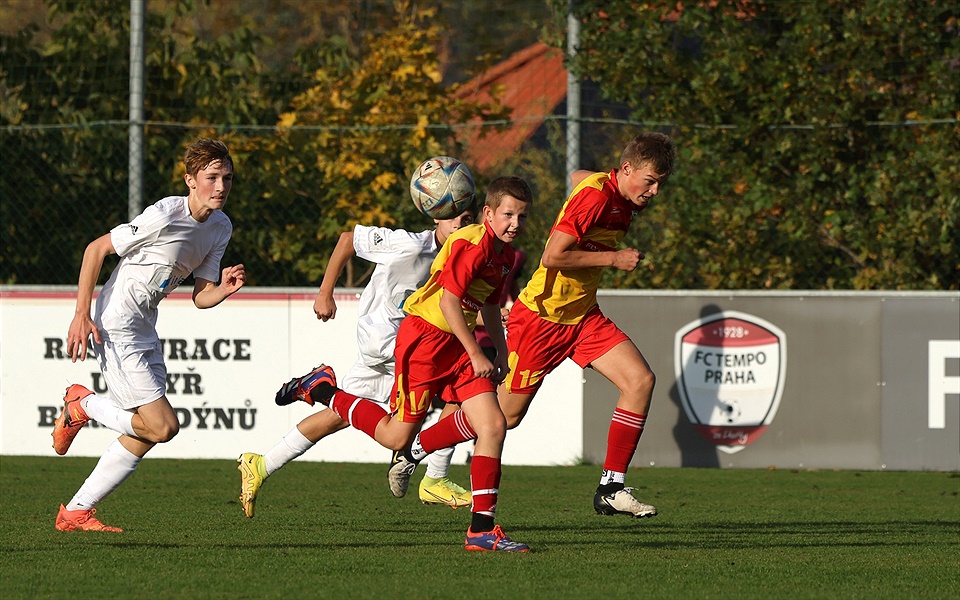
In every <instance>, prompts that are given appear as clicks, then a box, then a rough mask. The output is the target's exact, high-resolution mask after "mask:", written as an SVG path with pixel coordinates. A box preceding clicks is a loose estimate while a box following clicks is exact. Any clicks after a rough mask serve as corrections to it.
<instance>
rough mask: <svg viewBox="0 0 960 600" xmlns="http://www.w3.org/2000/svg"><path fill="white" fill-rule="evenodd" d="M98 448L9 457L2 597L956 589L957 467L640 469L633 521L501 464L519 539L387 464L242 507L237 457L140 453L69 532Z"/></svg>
mask: <svg viewBox="0 0 960 600" xmlns="http://www.w3.org/2000/svg"><path fill="white" fill-rule="evenodd" d="M94 464H95V459H89V458H69V457H68V458H36V457H10V456H4V457H2V458H0V471H2V502H0V550H2V551H0V561H2V562H0V577H2V583H0V597H2V598H4V599H5V600H13V599H19V598H66V597H80V598H83V597H88V598H129V597H148V598H375V597H377V598H417V597H421V598H423V597H429V598H438V599H440V598H480V597H494V598H544V599H546V598H602V599H608V598H644V599H649V598H671V599H672V598H724V599H725V598H730V597H733V598H871V599H875V598H957V597H960V499H958V489H960V475H958V474H957V473H912V472H910V473H906V472H853V471H842V472H814V471H800V472H796V471H765V470H764V471H760V470H758V471H752V470H707V469H666V468H655V469H643V470H632V471H631V472H630V473H629V474H628V480H627V483H628V485H634V486H636V487H637V488H638V489H639V491H638V492H637V495H638V496H639V497H640V498H641V499H643V500H644V501H646V502H649V503H652V504H654V505H656V506H657V507H658V508H659V509H660V515H658V516H657V517H654V518H652V519H642V520H634V519H628V518H624V517H602V516H599V515H596V514H594V512H593V508H592V495H593V490H594V488H595V486H596V482H597V478H598V476H599V468H598V467H593V466H576V467H509V466H508V467H506V468H505V469H504V475H503V481H502V484H501V496H500V502H499V505H498V520H499V522H500V523H501V524H502V525H503V527H504V529H505V530H506V532H507V534H508V535H510V536H511V537H513V538H514V539H516V540H520V541H523V542H526V543H528V544H530V546H531V547H532V549H533V551H532V552H531V553H529V554H525V555H516V554H492V553H475V552H466V551H465V550H463V548H462V545H463V537H464V536H463V534H464V531H465V529H466V527H467V525H468V523H469V518H470V514H469V512H467V511H466V510H463V509H461V510H457V511H454V510H451V509H449V508H446V507H439V506H423V505H421V504H420V503H419V501H418V500H417V499H416V491H415V490H413V489H411V494H410V495H408V496H407V497H406V498H403V499H396V498H394V497H392V496H391V495H390V493H389V491H388V489H387V486H386V478H385V466H384V465H347V464H332V463H309V462H295V463H292V464H291V465H288V466H287V467H286V468H285V469H283V470H282V471H280V472H278V473H276V474H275V475H274V476H273V477H271V478H270V479H269V480H268V481H267V482H266V484H265V485H264V488H263V490H262V492H261V496H260V500H259V503H258V512H257V517H256V518H255V519H252V520H248V519H246V518H244V516H243V513H242V511H241V509H240V505H239V502H238V500H237V495H238V493H239V474H238V472H237V471H236V464H235V463H233V462H230V461H222V460H219V461H215V460H161V459H155V460H151V459H147V460H145V461H144V462H143V463H142V464H141V466H140V469H139V470H138V472H137V473H136V474H134V476H133V477H132V478H131V479H130V480H128V481H127V482H126V483H125V484H124V485H123V486H122V487H121V488H120V489H119V490H118V491H117V492H116V493H115V494H113V495H112V496H111V497H109V498H108V499H107V500H106V501H104V502H103V503H102V504H101V505H100V507H99V514H98V517H100V518H102V520H103V521H104V522H105V523H107V524H111V525H117V526H120V527H123V528H124V529H125V530H126V531H125V532H124V533H120V534H116V533H114V534H109V533H83V532H70V533H63V532H58V531H56V530H55V529H54V526H53V523H54V517H55V515H56V512H57V508H58V506H59V504H60V503H61V502H66V501H68V500H69V499H70V497H71V496H72V494H73V492H74V491H75V490H76V488H77V487H78V486H79V485H80V483H81V482H82V481H83V479H84V478H85V477H86V476H87V474H88V472H89V471H90V469H92V468H93V465H94ZM422 473H423V471H422V468H421V469H420V470H418V472H417V474H416V475H415V476H414V483H416V482H419V477H420V476H421V475H422ZM452 476H453V478H454V479H455V480H456V481H458V482H460V483H467V480H468V471H467V467H466V466H463V465H458V466H455V467H454V469H453V473H452ZM412 487H413V486H411V488H412Z"/></svg>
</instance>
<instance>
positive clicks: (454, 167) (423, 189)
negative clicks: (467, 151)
mask: <svg viewBox="0 0 960 600" xmlns="http://www.w3.org/2000/svg"><path fill="white" fill-rule="evenodd" d="M475 192H476V186H475V185H474V183H473V175H471V174H470V169H468V168H467V165H465V164H463V163H462V162H460V161H459V160H457V159H455V158H453V157H450V156H434V157H433V158H429V159H427V160H425V161H423V162H422V163H420V166H419V167H417V168H416V170H415V171H414V172H413V177H411V178H410V197H411V198H413V204H414V206H416V207H417V210H419V211H420V212H422V213H423V214H425V215H427V216H428V217H430V218H433V219H452V218H454V217H457V216H459V215H460V213H462V212H463V211H464V209H466V208H467V206H469V205H470V203H471V202H473V195H474V193H475Z"/></svg>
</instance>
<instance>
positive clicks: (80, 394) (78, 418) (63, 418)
mask: <svg viewBox="0 0 960 600" xmlns="http://www.w3.org/2000/svg"><path fill="white" fill-rule="evenodd" d="M92 393H93V392H91V391H90V390H88V389H87V388H85V387H83V386H82V385H80V384H77V383H75V384H73V385H71V386H70V387H68V388H67V392H66V393H65V394H64V395H63V411H62V412H61V413H60V416H59V417H57V420H56V421H54V423H53V433H52V434H51V435H53V449H54V451H56V453H57V454H59V455H61V456H62V455H64V454H66V453H67V450H69V449H70V444H72V443H73V438H75V437H77V433H79V432H80V428H81V427H83V426H84V425H86V424H87V422H89V421H90V417H88V416H87V413H86V412H85V411H84V410H83V407H82V406H80V400H82V399H84V398H86V397H87V396H89V395H90V394H92Z"/></svg>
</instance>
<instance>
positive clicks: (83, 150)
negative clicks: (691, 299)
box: [0, 0, 960, 289]
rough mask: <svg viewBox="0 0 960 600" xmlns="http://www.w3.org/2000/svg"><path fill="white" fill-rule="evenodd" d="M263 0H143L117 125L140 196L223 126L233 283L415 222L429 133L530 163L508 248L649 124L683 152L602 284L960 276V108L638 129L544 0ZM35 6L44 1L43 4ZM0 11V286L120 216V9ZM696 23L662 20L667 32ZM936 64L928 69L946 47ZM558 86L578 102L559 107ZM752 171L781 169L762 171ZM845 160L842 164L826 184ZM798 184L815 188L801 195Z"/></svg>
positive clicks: (299, 278)
mask: <svg viewBox="0 0 960 600" xmlns="http://www.w3.org/2000/svg"><path fill="white" fill-rule="evenodd" d="M138 1H139V0H132V3H134V4H135V3H136V2H138ZM269 4H271V6H270V7H266V8H265V7H264V6H263V3H259V2H249V1H247V0H242V1H237V2H217V1H212V2H209V3H207V2H202V3H200V5H199V6H198V5H196V4H194V3H193V2H192V1H191V0H177V1H174V2H170V3H164V4H162V5H159V4H158V5H154V4H152V3H150V4H148V5H147V7H148V8H149V11H148V12H147V14H146V20H145V25H144V29H145V32H146V37H145V39H146V41H145V46H146V48H145V50H146V52H145V60H144V72H143V83H144V107H145V112H144V121H143V122H142V123H134V125H135V126H136V127H137V128H139V129H140V130H141V131H142V134H143V138H142V142H141V143H140V144H139V145H138V147H137V148H138V149H139V150H141V151H142V165H143V171H142V186H141V187H142V194H143V200H144V201H145V202H146V203H152V202H155V201H156V200H158V199H159V198H161V197H164V196H167V195H176V194H184V193H185V186H184V185H183V181H182V166H181V165H180V161H181V157H182V153H183V149H184V147H185V146H186V144H188V143H189V142H190V141H192V140H194V139H196V138H197V137H201V136H204V137H219V138H222V139H224V140H225V141H227V143H228V144H229V146H230V148H231V152H232V154H233V155H234V159H235V161H236V166H237V173H236V180H235V185H234V190H233V192H232V193H231V197H230V200H229V203H228V205H227V208H226V212H227V214H228V215H229V216H230V217H231V219H232V220H233V222H234V229H235V233H234V238H233V241H232V243H231V245H230V247H229V249H228V253H227V256H225V258H224V262H225V264H235V263H238V262H243V263H244V264H245V265H247V268H248V273H249V275H250V283H252V284H254V285H262V286H304V285H307V286H312V285H314V284H316V283H317V282H318V281H319V279H320V277H321V276H322V273H323V270H324V268H325V264H326V260H327V258H328V257H329V255H330V252H331V251H332V249H333V247H334V245H335V244H336V241H337V237H338V234H339V233H340V232H341V231H343V230H344V229H346V228H349V227H351V226H352V225H354V224H355V223H358V222H362V223H368V224H379V225H386V226H391V227H402V228H408V229H414V230H421V229H426V228H429V227H430V226H431V225H432V223H431V222H429V221H428V220H427V219H426V218H425V217H423V216H422V215H420V214H419V213H417V212H416V211H415V209H414V208H413V205H412V203H411V202H410V201H409V197H408V194H407V181H408V177H409V173H410V172H411V171H412V169H413V168H414V167H415V166H416V165H417V164H418V163H419V162H420V161H422V160H423V159H425V158H427V157H429V156H433V155H439V154H450V155H454V156H458V157H460V158H462V159H463V160H464V161H465V162H466V163H467V164H468V165H469V166H470V167H471V169H472V170H473V171H474V175H475V176H476V179H477V181H478V191H479V192H480V193H481V194H482V193H483V189H484V187H485V185H486V183H487V182H488V181H489V180H490V179H491V178H493V177H495V176H498V175H503V174H516V175H520V176H523V177H524V178H526V179H527V180H528V181H529V182H530V184H531V187H532V188H533V189H534V192H535V199H536V200H535V208H534V211H533V214H532V218H531V222H530V226H529V228H528V231H527V233H526V235H525V237H524V238H523V239H522V240H521V241H520V242H519V244H520V245H521V246H522V247H523V249H524V250H525V251H526V252H527V253H528V256H529V257H530V262H531V263H533V264H536V261H537V259H538V257H539V255H540V251H541V249H542V246H543V243H544V241H545V240H546V237H547V234H548V232H549V228H550V225H551V224H552V221H553V219H554V217H555V216H556V214H557V211H558V209H559V207H560V206H561V204H562V202H563V201H564V199H565V197H566V190H567V184H568V181H567V180H568V177H567V173H568V172H569V170H570V169H571V167H573V166H579V167H583V168H588V169H596V170H608V169H610V168H612V167H614V166H616V164H617V160H618V157H619V152H620V149H621V148H622V146H623V144H624V142H625V141H626V140H627V139H629V138H630V137H632V136H633V135H635V134H636V133H637V132H638V131H639V130H641V129H651V128H655V129H660V130H663V131H666V132H668V133H671V134H672V135H673V136H674V138H675V139H676V140H677V141H678V145H679V146H680V149H681V167H680V171H679V172H678V173H677V174H676V175H675V176H674V177H673V178H672V180H671V182H670V185H669V186H667V187H666V188H665V190H664V192H663V196H662V198H657V199H656V202H654V203H653V204H652V205H651V208H650V209H648V210H647V211H646V212H645V213H644V214H643V215H642V216H641V218H639V219H638V221H639V224H635V225H634V229H633V230H632V231H631V233H630V234H629V236H628V238H627V239H626V240H625V243H626V244H629V245H631V246H633V247H637V248H640V249H641V250H642V251H644V252H646V253H647V254H648V258H647V260H646V261H644V263H642V264H641V267H640V268H639V269H638V270H637V271H636V272H635V273H627V274H623V273H613V272H611V273H608V274H606V275H605V276H604V280H603V281H602V285H606V286H609V287H654V288H674V289H675V288H749V287H757V288H780V289H786V288H793V289H811V288H813V289H824V288H841V289H842V288H890V289H957V288H958V286H960V276H958V271H960V249H958V242H957V238H956V235H955V233H950V232H951V231H953V232H955V231H956V228H957V227H958V226H960V222H958V221H960V218H958V213H960V204H958V199H957V197H958V193H957V185H958V182H960V173H958V169H957V167H956V161H955V157H956V155H957V152H956V151H957V150H958V148H957V146H958V142H957V137H958V136H957V135H956V134H957V133H960V132H958V126H957V120H956V118H955V115H953V116H952V117H951V118H948V119H941V120H920V119H918V120H915V121H900V122H896V123H892V124H891V123H880V124H875V123H865V122H863V121H857V122H851V123H840V124H834V123H819V124H817V123H811V124H804V125H802V126H797V127H782V128H780V127H769V126H766V125H749V124H748V125H742V124H740V125H728V124H722V123H720V124H704V123H703V122H701V121H699V120H693V118H691V120H689V121H688V122H681V123H670V124H663V123H658V124H651V123H650V122H643V121H641V119H640V118H639V117H638V115H643V114H646V113H647V112H648V111H647V107H648V102H650V101H651V99H652V98H653V96H654V91H655V88H653V87H652V88H651V89H650V90H646V91H638V92H637V94H636V97H623V98H622V99H621V100H622V101H610V100H606V99H604V95H603V94H602V93H601V89H602V88H603V87H604V85H603V81H598V82H591V81H589V80H586V81H584V82H583V83H582V87H581V88H580V89H578V90H577V93H576V94H575V95H569V92H570V88H568V68H567V67H568V66H569V64H570V63H569V61H568V57H567V56H566V50H565V48H566V46H567V42H566V39H565V36H566V29H565V26H566V23H567V22H568V19H567V15H566V13H565V10H564V9H565V7H566V6H567V3H566V2H563V1H560V0H522V1H520V2H515V3H511V6H510V7H503V6H499V5H500V3H490V2H485V1H483V0H472V1H467V2H463V3H443V2H427V1H424V2H412V3H400V4H396V5H394V3H391V2H387V1H386V0H384V1H381V2H377V1H376V0H363V1H360V2H356V1H354V2H348V1H346V0H344V1H343V2H337V1H334V0H331V1H330V2H327V3H298V2H293V1H292V0H290V1H287V0H283V1H278V2H273V3H269ZM575 4H577V5H588V4H595V3H590V2H581V3H575ZM381 5H383V6H386V5H390V6H393V7H394V8H396V6H400V5H402V6H401V9H402V11H401V12H399V13H398V12H397V11H396V10H394V11H393V12H390V11H384V10H381V9H382V8H383V6H381ZM495 5H496V6H495ZM611 6H613V5H611ZM11 7H12V9H13V10H14V12H15V13H17V14H18V18H23V16H24V15H26V14H27V13H30V12H31V11H33V12H34V13H35V15H36V16H37V18H38V19H39V22H40V24H41V25H40V27H39V28H38V29H36V30H31V29H29V28H24V27H23V26H22V24H21V25H18V26H15V27H14V28H12V29H11V28H10V27H9V23H10V22H12V19H11V18H10V17H11V14H13V13H11V12H10V9H11ZM48 7H53V8H56V11H54V12H53V14H54V19H53V21H50V22H46V21H44V20H43V18H44V15H45V14H46V10H47V8H48ZM38 8H39V10H38ZM601 8H602V7H601ZM421 9H423V10H427V12H426V13H419V12H417V11H420V10H421ZM4 10H6V12H3V11H4ZM583 10H587V9H586V8H585V9H583ZM591 10H593V9H591ZM597 10H600V9H597ZM403 11H405V12H403ZM430 11H433V12H430ZM21 13H22V14H21ZM596 14H598V15H602V14H606V13H605V12H604V10H600V12H596ZM0 16H2V17H3V19H0V20H2V21H5V22H7V23H8V26H5V27H4V28H3V29H2V40H0V41H2V47H0V55H2V59H3V61H2V68H0V71H2V80H0V91H2V94H0V119H2V127H0V149H2V156H0V165H2V169H0V227H2V238H3V239H2V247H3V253H2V257H0V283H7V284H71V285H72V284H75V283H76V277H77V272H78V269H79V265H80V260H81V257H82V254H83V250H84V247H85V246H86V244H87V243H88V242H89V241H90V240H92V239H94V238H96V237H98V236H99V235H102V234H103V233H105V232H106V231H108V230H109V229H110V228H111V227H113V226H115V225H117V224H119V223H122V222H125V221H127V220H128V219H129V201H130V197H131V194H130V181H131V179H130V169H129V166H130V165H129V148H130V142H129V140H130V131H131V123H130V120H129V115H130V114H131V111H130V102H129V100H130V89H131V86H130V73H131V67H130V58H129V57H130V53H129V52H128V46H129V44H130V39H131V26H130V10H129V5H128V4H127V0H90V1H89V2H80V3H77V2H73V1H72V0H14V1H13V2H12V4H10V5H8V6H6V7H2V8H0ZM27 16H29V15H27ZM249 19H254V20H255V22H254V23H251V22H250V21H249ZM580 21H583V22H585V23H586V22H589V21H588V20H584V19H580ZM653 22H654V23H655V24H657V26H658V27H659V26H661V25H662V24H663V23H664V19H662V18H659V17H657V18H655V19H653ZM667 25H669V23H667ZM16 27H19V29H17V28H16ZM664 27H666V26H664ZM951 31H952V30H951ZM764 35H773V33H765V34H764ZM951 35H952V34H951ZM265 39H268V40H271V41H270V43H267V42H265V41H264V40H265ZM678 39H679V38H678ZM952 39H953V38H949V40H952ZM278 40H280V42H281V43H278V42H277V41H278ZM949 40H948V41H949ZM681 42H682V43H681ZM691 44H693V42H690V41H689V40H688V39H680V41H679V42H678V43H677V46H676V47H674V48H673V49H672V51H683V49H684V45H687V46H690V45H691ZM949 44H953V45H956V44H955V42H954V41H949ZM678 48H679V50H678ZM667 50H670V49H667ZM667 50H665V51H664V52H666V51H667ZM617 68H618V69H625V70H629V69H630V65H629V64H620V65H618V66H617ZM948 73H949V78H948V79H947V80H945V81H944V82H943V85H944V86H947V87H949V86H950V85H951V82H954V83H955V82H956V68H953V70H952V71H948ZM651 85H653V84H651ZM608 95H609V94H608ZM570 97H573V98H575V99H576V101H577V105H576V108H577V109H578V110H575V111H569V110H568V105H567V100H568V98H570ZM571 123H573V124H575V125H576V126H577V127H575V128H573V129H572V131H575V132H576V136H575V138H573V139H571V138H570V137H569V132H570V131H571V129H569V128H568V125H570V124H571ZM891 125H892V126H891ZM760 142H764V143H767V144H768V145H767V146H761V145H760ZM571 144H575V145H576V147H577V150H576V151H575V153H574V158H573V160H572V161H571V160H570V159H569V157H568V152H569V150H568V149H569V148H570V146H571ZM840 146H849V147H850V148H854V149H855V148H871V152H872V154H871V155H870V156H868V157H867V159H864V158H863V157H855V156H853V155H852V154H851V155H850V158H849V163H848V164H842V163H837V164H827V161H826V160H820V163H821V164H818V157H817V156H816V154H815V152H814V151H815V150H816V149H817V148H837V147H840ZM801 147H802V148H805V149H811V150H810V152H808V155H804V156H800V157H799V158H796V159H794V157H790V156H786V154H787V152H786V150H785V152H784V155H783V156H779V155H778V156H768V155H763V154H762V153H757V150H758V149H760V148H776V149H777V152H778V153H779V152H780V151H781V149H790V148H794V149H796V148H801ZM904 147H908V148H909V152H906V153H900V150H899V149H901V148H904ZM951 148H952V149H953V150H951ZM751 153H756V154H751ZM885 153H886V154H885ZM837 155H838V153H836V152H834V155H833V156H837ZM948 155H952V156H953V158H954V160H953V166H952V167H951V165H950V162H949V161H948V160H945V157H946V156H948ZM840 156H841V160H844V159H843V158H842V153H841V154H840ZM791 160H796V162H795V164H791V163H790V162H789V161H791ZM831 160H832V157H831ZM903 169H906V170H908V171H910V172H911V173H913V174H914V175H915V178H923V179H924V180H925V181H926V182H927V183H928V184H929V185H927V186H926V187H925V188H924V194H925V198H923V199H918V198H916V197H914V196H913V195H912V194H910V195H909V198H908V199H909V200H910V201H913V202H917V203H918V205H917V207H916V210H913V209H911V210H910V213H909V215H908V216H910V215H913V216H910V219H912V220H911V221H909V223H907V224H905V221H904V220H903V219H901V218H900V217H899V216H898V213H897V212H896V211H897V210H901V209H900V208H896V207H895V204H896V202H894V200H893V199H894V198H895V197H897V196H898V193H900V192H899V190H901V189H903V188H902V186H901V185H900V184H899V183H898V184H897V185H892V184H890V183H889V182H890V180H891V176H890V175H889V174H894V173H897V172H898V171H902V170H903ZM885 171H886V172H887V173H888V175H885V174H884V172H885ZM770 173H773V175H775V176H776V177H780V178H781V180H778V181H773V183H770V182H768V181H766V180H764V178H765V177H767V176H768V175H769V174H770ZM853 173H856V174H857V175H856V176H857V177H859V178H861V179H863V181H857V182H856V184H855V185H854V184H850V185H849V186H848V187H846V188H844V187H843V185H844V184H845V182H844V178H848V179H849V180H851V181H852V180H853V179H854V178H853V177H852V176H851V175H850V174H853ZM863 173H867V174H872V173H876V176H875V177H874V178H873V179H869V180H868V179H865V178H864V175H863ZM897 177H900V178H904V177H905V176H903V175H897ZM801 179H802V184H800V185H797V184H796V182H797V181H800V180H801ZM838 182H839V183H838ZM825 184H829V186H830V187H829V188H828V187H827V186H826V185H825ZM886 186H888V187H889V189H888V188H887V187H886ZM898 186H899V187H898ZM818 194H820V196H819V197H818V196H817V195H818ZM871 194H872V195H871ZM801 196H802V197H803V198H804V201H805V202H806V201H807V200H808V199H810V198H813V200H812V201H810V203H808V204H802V203H799V202H797V199H798V198H799V197H801ZM874 196H876V197H877V198H881V200H876V199H875V198H874ZM883 198H889V199H890V202H889V203H887V201H886V200H884V199H883ZM907 238H911V239H910V240H908V239H907ZM911 242H913V243H911ZM355 266H356V269H357V270H356V271H354V269H353V268H350V269H348V274H347V279H346V280H345V281H342V282H341V283H343V284H345V285H348V286H356V285H362V284H363V283H364V282H365V279H364V278H365V276H366V273H367V272H368V271H367V267H366V266H365V265H363V264H362V263H360V262H358V263H357V264H356V265H355ZM104 271H105V273H104V275H105V274H106V272H107V269H105V270H104Z"/></svg>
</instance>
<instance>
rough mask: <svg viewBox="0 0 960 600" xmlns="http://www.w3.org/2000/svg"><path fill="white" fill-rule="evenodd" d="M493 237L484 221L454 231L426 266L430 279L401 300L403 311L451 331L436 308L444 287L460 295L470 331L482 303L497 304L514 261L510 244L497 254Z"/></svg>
mask: <svg viewBox="0 0 960 600" xmlns="http://www.w3.org/2000/svg"><path fill="white" fill-rule="evenodd" d="M496 239H497V238H496V236H495V235H494V234H493V230H492V229H490V226H489V225H488V224H487V223H486V221H484V222H483V223H482V224H480V223H477V224H474V225H468V226H467V227H463V228H461V229H458V230H457V231H455V232H454V233H453V234H452V235H451V236H450V237H448V238H447V241H446V242H444V244H443V247H442V248H441V249H440V252H439V253H438V254H437V258H435V259H434V260H433V264H432V265H431V266H430V279H428V280H427V282H426V283H425V284H423V285H422V286H421V287H420V289H418V290H417V291H415V292H414V293H413V294H411V295H410V297H409V298H407V301H406V302H404V303H403V310H404V311H406V312H407V313H408V314H411V315H417V316H419V317H420V318H422V319H424V320H425V321H427V322H428V323H431V324H432V325H434V326H436V327H438V328H439V329H442V330H443V331H446V332H447V333H453V332H452V331H451V330H450V326H449V325H447V320H446V319H445V318H444V316H443V313H442V312H441V311H440V295H441V294H442V293H443V291H444V290H446V291H448V292H450V293H452V294H456V295H457V296H458V297H459V298H460V307H461V308H462V309H463V315H464V317H465V318H466V321H467V326H468V327H469V328H470V331H473V329H474V327H476V325H477V313H478V312H479V311H480V309H481V308H482V307H483V305H484V304H486V303H493V304H497V303H498V302H499V298H500V292H501V288H502V287H503V281H504V278H505V277H506V275H507V273H509V272H510V268H511V267H512V266H513V262H514V252H515V250H514V249H513V247H512V246H510V245H509V244H504V246H503V248H502V249H501V250H500V252H499V253H498V252H497V250H496V248H495V245H494V242H495V241H496Z"/></svg>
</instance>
